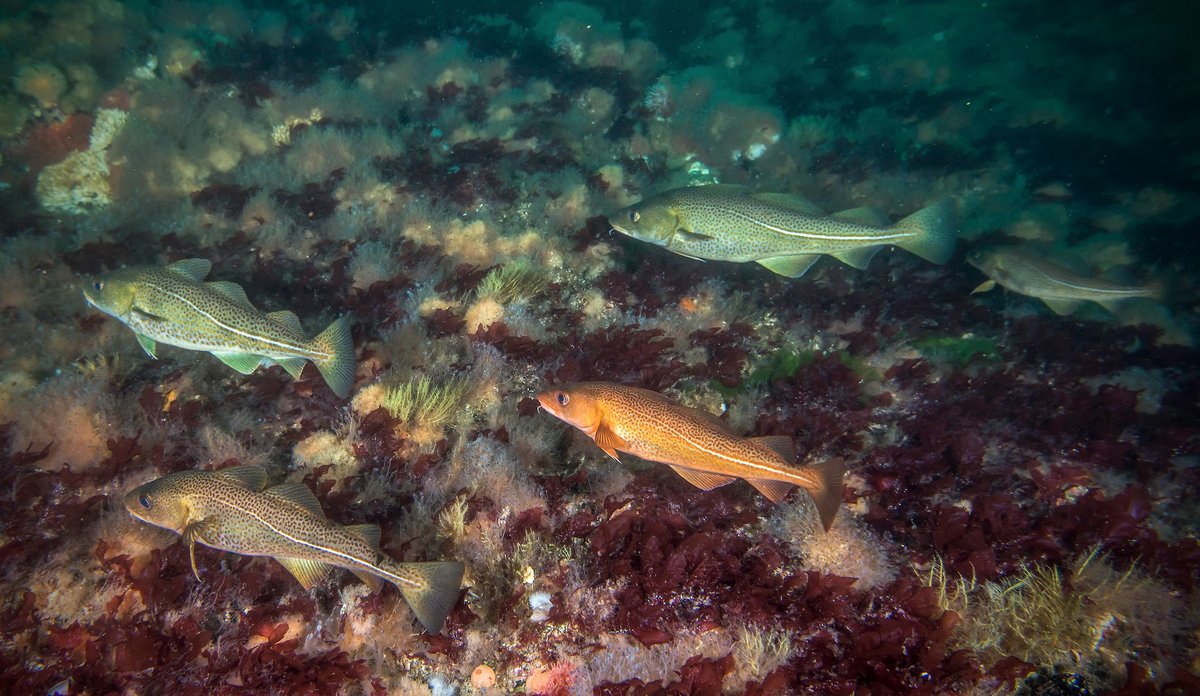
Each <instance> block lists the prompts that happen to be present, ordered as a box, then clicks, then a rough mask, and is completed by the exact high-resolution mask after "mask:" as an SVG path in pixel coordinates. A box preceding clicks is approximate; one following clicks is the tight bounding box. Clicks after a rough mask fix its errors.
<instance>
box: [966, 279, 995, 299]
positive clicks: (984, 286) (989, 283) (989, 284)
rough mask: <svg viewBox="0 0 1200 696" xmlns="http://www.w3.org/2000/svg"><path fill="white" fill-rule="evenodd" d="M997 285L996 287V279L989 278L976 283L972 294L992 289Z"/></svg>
mask: <svg viewBox="0 0 1200 696" xmlns="http://www.w3.org/2000/svg"><path fill="white" fill-rule="evenodd" d="M995 287H996V281H994V280H992V279H991V278H988V279H987V280H985V281H983V282H982V283H980V284H979V285H976V286H975V289H974V290H972V291H971V294H972V295H974V294H977V293H981V292H988V291H989V290H992V289H994V288H995Z"/></svg>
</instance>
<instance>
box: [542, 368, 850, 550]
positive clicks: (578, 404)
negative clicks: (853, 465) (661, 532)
mask: <svg viewBox="0 0 1200 696" xmlns="http://www.w3.org/2000/svg"><path fill="white" fill-rule="evenodd" d="M537 398H538V402H540V403H541V405H542V408H544V409H546V410H547V411H549V412H550V413H551V414H552V415H554V416H555V417H556V418H559V419H560V420H562V421H565V422H566V423H569V424H571V425H573V426H575V427H576V428H579V429H580V430H582V431H583V432H584V433H586V434H587V435H588V436H589V437H591V438H592V439H593V440H595V442H596V444H597V445H599V446H600V449H602V450H604V451H605V452H607V453H608V455H609V456H611V457H613V458H614V459H616V460H618V461H620V457H618V456H617V452H627V453H629V454H632V455H635V456H638V457H641V458H642V459H647V460H650V461H653V462H660V463H663V464H666V465H667V466H669V467H671V468H672V469H674V470H675V471H676V472H678V473H679V475H680V476H682V477H683V478H684V479H685V480H686V481H687V482H688V483H690V484H692V485H693V486H696V487H697V488H702V489H704V490H706V491H708V490H712V489H714V488H717V487H719V486H724V485H725V484H727V483H730V482H732V481H733V480H734V479H739V478H740V479H746V481H748V482H749V483H750V485H752V486H754V487H755V488H757V489H758V490H759V492H761V493H762V494H763V495H765V496H767V498H769V499H770V500H771V502H773V503H778V502H780V501H782V500H783V499H784V497H786V496H787V494H788V493H789V492H791V490H792V487H793V486H800V487H801V488H803V489H804V490H806V491H808V494H809V495H810V496H812V499H813V502H814V503H816V505H817V512H818V513H819V514H820V516H821V524H822V525H824V526H825V529H826V530H828V529H829V528H830V527H831V526H832V525H833V518H834V517H835V516H836V515H837V511H838V508H839V507H840V505H841V500H842V476H843V475H844V474H845V473H846V464H845V462H844V461H843V460H842V459H841V458H834V459H830V460H829V461H827V462H825V463H823V464H818V465H816V466H796V454H795V450H794V449H793V448H792V440H791V438H789V437H784V436H770V437H752V438H746V437H742V436H740V435H737V434H736V433H734V432H733V431H732V430H730V429H729V426H728V425H726V424H725V422H724V421H722V420H721V419H720V418H717V417H716V416H714V415H713V414H711V413H709V412H707V411H702V410H700V409H696V408H688V407H687V406H683V405H681V404H679V403H678V402H676V401H674V400H673V399H671V398H670V397H667V396H664V395H662V394H659V393H658V392H653V391H650V390H648V389H639V388H637V387H629V386H625V385H622V384H611V383H608V382H580V383H578V384H572V385H569V386H559V387H552V388H550V389H548V390H547V391H544V392H542V393H540V394H538V397H537Z"/></svg>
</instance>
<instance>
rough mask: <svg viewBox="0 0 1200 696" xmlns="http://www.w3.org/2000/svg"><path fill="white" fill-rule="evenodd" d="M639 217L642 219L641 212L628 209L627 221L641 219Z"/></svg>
mask: <svg viewBox="0 0 1200 696" xmlns="http://www.w3.org/2000/svg"><path fill="white" fill-rule="evenodd" d="M641 219H642V214H641V213H639V212H638V211H636V210H631V211H629V221H630V222H637V221H638V220H641Z"/></svg>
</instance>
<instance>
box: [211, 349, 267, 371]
mask: <svg viewBox="0 0 1200 696" xmlns="http://www.w3.org/2000/svg"><path fill="white" fill-rule="evenodd" d="M213 355H215V356H217V360H220V361H221V362H223V363H225V364H226V365H228V366H230V367H232V368H233V369H235V370H237V371H238V372H240V373H242V374H243V375H248V374H250V373H251V372H254V371H255V370H257V369H258V366H259V365H261V364H262V356H261V355H251V354H249V353H213Z"/></svg>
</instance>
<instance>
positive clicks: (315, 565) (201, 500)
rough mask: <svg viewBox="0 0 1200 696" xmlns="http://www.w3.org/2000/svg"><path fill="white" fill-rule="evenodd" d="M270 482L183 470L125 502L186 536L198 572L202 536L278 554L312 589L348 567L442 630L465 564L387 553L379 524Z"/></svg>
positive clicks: (250, 470)
mask: <svg viewBox="0 0 1200 696" xmlns="http://www.w3.org/2000/svg"><path fill="white" fill-rule="evenodd" d="M265 481H266V473H265V471H263V469H262V468H261V467H257V466H242V467H234V468H231V469H224V470H221V471H215V472H214V471H180V472H176V473H173V474H168V475H167V476H164V477H162V478H159V479H156V480H154V481H151V482H149V483H146V484H143V485H142V486H139V487H137V488H135V489H133V490H132V491H130V492H129V493H127V494H126V495H125V501H124V502H125V507H126V509H128V510H129V512H130V513H131V514H132V515H133V516H134V517H136V518H138V519H141V520H143V521H145V522H149V523H150V524H153V525H156V526H159V527H163V528H166V529H170V530H172V531H174V532H177V533H179V534H182V535H183V537H184V541H185V543H187V544H188V546H189V549H190V550H191V551H192V568H193V571H195V570H196V565H195V546H194V545H195V544H196V543H197V542H199V543H201V544H204V545H205V546H211V547H212V548H215V549H221V550H223V551H229V552H232V553H237V554H241V555H245V556H270V557H273V558H275V559H277V560H279V561H280V562H281V563H283V564H284V566H285V567H286V568H287V569H288V570H289V571H290V572H291V573H292V574H293V575H295V576H296V578H297V579H298V580H299V581H300V583H301V585H303V586H304V587H305V588H306V589H307V588H308V587H311V586H312V585H313V584H315V583H316V582H318V581H320V579H321V578H322V577H323V576H324V574H325V573H326V572H327V571H328V570H329V569H330V567H331V566H336V567H340V568H346V569H348V570H350V571H352V572H353V573H355V574H356V575H357V576H358V577H359V578H361V579H363V580H364V581H366V582H368V583H369V584H371V585H372V587H373V588H374V589H378V587H379V581H378V579H383V580H387V581H388V582H391V583H393V584H394V585H396V586H397V587H398V588H399V589H400V591H401V593H402V594H403V595H404V597H405V599H406V600H408V602H409V604H410V606H412V607H413V610H414V613H416V615H417V618H418V619H419V620H420V621H421V623H422V625H424V626H425V628H426V629H428V630H429V631H430V632H431V633H436V632H437V631H439V630H440V629H441V626H442V623H443V622H444V621H445V618H446V615H447V614H449V612H450V610H451V609H453V607H454V605H455V603H457V601H458V592H459V586H460V584H461V581H462V575H463V565H462V564H461V563H458V562H456V561H444V562H434V563H399V562H397V561H395V560H393V559H392V558H390V557H389V556H386V555H384V554H382V553H381V552H380V550H379V528H378V527H376V526H375V525H355V526H344V525H340V524H337V523H336V522H333V521H331V520H329V519H328V518H327V517H325V515H324V513H323V512H322V511H321V506H320V503H319V502H318V501H317V499H316V497H315V496H313V494H312V491H310V490H309V489H308V488H307V487H306V486H304V485H303V484H300V483H284V484H281V485H279V486H275V487H273V488H268V489H266V490H262V488H263V485H264V483H265ZM196 576H197V578H199V573H198V572H197V573H196Z"/></svg>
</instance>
